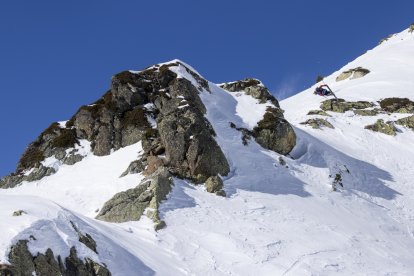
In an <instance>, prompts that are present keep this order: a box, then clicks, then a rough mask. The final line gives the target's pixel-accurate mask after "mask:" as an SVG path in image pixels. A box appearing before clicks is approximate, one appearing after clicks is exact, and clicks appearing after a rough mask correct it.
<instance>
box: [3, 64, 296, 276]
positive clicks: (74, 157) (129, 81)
mask: <svg viewBox="0 0 414 276" xmlns="http://www.w3.org/2000/svg"><path fill="white" fill-rule="evenodd" d="M177 70H178V71H180V72H185V73H184V74H188V75H190V76H191V78H184V77H182V76H181V75H179V74H178V73H176V72H178V71H177ZM180 74H181V73H180ZM190 79H191V80H190ZM222 87H223V88H224V89H226V90H228V91H234V92H236V91H243V92H244V93H246V94H247V95H250V96H251V97H253V98H255V99H258V100H259V102H260V103H269V106H268V108H267V110H266V112H265V114H264V116H263V118H262V120H260V121H259V122H258V123H257V125H256V126H255V127H254V128H253V129H251V130H248V129H244V128H237V127H236V126H235V125H234V124H233V125H234V126H230V127H234V128H236V129H238V130H239V131H241V132H243V134H244V135H243V143H244V144H245V145H247V144H248V141H249V140H250V139H251V137H254V139H255V140H256V141H257V143H258V144H260V145H261V146H263V147H264V148H267V149H270V150H273V151H276V152H278V153H281V154H287V153H289V152H290V151H291V150H292V148H293V147H294V146H295V144H296V135H295V133H294V131H293V128H292V127H291V125H290V124H289V123H288V122H287V121H286V120H285V119H284V117H283V110H281V109H280V107H279V103H278V101H277V100H276V99H275V98H274V97H273V96H272V95H271V94H270V93H269V91H268V89H267V88H266V87H264V86H263V84H262V83H261V82H260V81H258V80H255V79H246V80H243V81H239V82H233V83H228V84H224V85H223V86H222ZM200 93H211V92H210V87H209V83H208V82H207V81H206V80H204V79H203V78H202V77H201V76H199V74H198V73H196V72H194V71H193V70H192V69H190V68H189V67H188V66H186V65H185V64H183V63H181V62H178V61H177V62H171V63H167V64H162V65H154V66H152V67H149V68H147V69H145V70H143V71H140V72H130V71H124V72H121V73H119V74H116V75H115V76H113V78H112V82H111V88H110V90H109V91H107V92H106V93H105V94H104V95H103V96H102V98H100V99H99V100H98V101H96V102H94V103H92V104H90V105H85V106H82V107H81V108H80V109H79V110H78V111H77V112H76V113H75V114H74V115H73V117H72V118H71V119H70V120H68V121H67V122H64V123H53V124H52V125H50V126H49V127H48V128H47V129H46V130H45V131H43V132H42V133H41V134H40V135H39V137H38V138H37V139H36V140H35V141H34V142H33V143H31V144H30V145H29V147H28V148H27V149H26V151H25V152H24V154H23V155H22V157H21V159H20V161H19V164H18V166H17V169H16V172H15V173H13V174H12V175H10V176H7V177H5V178H3V179H2V180H0V187H1V188H12V187H15V186H16V185H18V184H19V183H21V182H23V181H34V180H39V179H41V178H43V177H45V176H49V175H51V174H53V173H55V172H56V171H57V170H58V169H59V168H58V167H56V168H55V167H50V166H48V162H49V161H48V162H46V160H49V159H52V161H53V162H55V161H56V162H58V164H68V165H73V164H75V163H76V162H79V161H81V160H82V159H83V158H84V157H85V155H86V154H87V153H85V151H89V150H90V151H91V152H92V153H93V154H94V155H97V156H105V155H109V154H111V152H112V151H116V150H118V149H120V148H122V147H126V146H129V145H132V144H135V143H137V142H139V141H141V143H142V149H143V152H141V153H140V155H139V157H138V159H136V160H135V161H133V162H131V163H130V165H129V166H128V168H126V170H125V172H124V173H122V174H121V175H120V177H122V176H125V175H127V174H134V173H141V174H142V175H144V176H146V177H145V179H144V180H143V181H141V183H137V186H136V187H135V188H132V189H129V190H126V191H123V192H120V193H118V194H116V195H114V196H113V197H112V198H111V199H110V200H108V201H107V202H106V203H105V204H104V206H103V207H102V208H101V210H100V212H99V214H98V215H97V217H96V218H97V219H100V220H105V221H109V222H126V221H131V220H139V219H140V218H141V216H142V215H144V214H145V215H146V216H148V217H149V218H151V219H152V220H153V221H154V227H155V229H156V230H158V229H161V228H163V227H164V226H165V223H164V222H163V221H162V220H161V219H160V216H159V211H158V208H159V205H160V203H161V201H163V200H165V199H166V198H167V195H168V193H169V192H170V191H171V189H172V186H173V177H178V178H182V179H188V180H190V181H192V182H193V183H196V184H198V183H205V187H206V190H207V192H210V193H214V194H216V195H218V196H226V193H225V191H224V189H223V188H224V187H223V185H224V184H223V181H222V179H221V177H220V176H225V175H227V174H228V173H229V171H230V167H229V164H228V162H227V159H226V157H225V155H224V153H223V152H222V150H221V148H220V147H219V145H218V144H217V142H216V140H215V135H216V133H215V131H214V129H213V127H212V125H211V124H210V122H209V121H208V120H207V119H206V117H205V114H206V107H205V106H204V104H203V102H202V100H201V98H200V96H199V94H200ZM89 147H90V148H89ZM22 214H23V213H22ZM72 227H73V228H74V229H75V231H76V233H77V234H78V237H79V241H80V242H81V243H83V244H85V245H86V246H87V247H88V248H89V249H91V250H92V251H94V252H95V253H96V254H98V251H97V244H96V242H95V240H94V239H93V238H92V237H91V236H90V235H89V234H87V233H82V232H80V231H79V229H78V228H77V227H76V225H74V224H73V223H72ZM27 243H28V241H27V240H22V241H19V242H18V243H16V244H15V245H14V246H13V248H12V250H11V251H10V256H9V258H10V263H11V267H7V268H5V269H8V271H11V272H10V273H14V274H15V275H26V274H27V275H32V273H33V272H35V273H36V275H110V272H109V271H108V270H107V269H106V268H105V266H104V265H100V264H97V263H94V262H93V261H92V260H90V259H85V260H80V259H79V258H78V257H77V253H76V248H75V247H72V248H71V250H70V255H69V257H68V258H66V259H65V260H62V259H61V257H60V256H57V257H56V258H55V256H54V253H53V252H52V250H50V249H49V250H48V251H47V252H46V253H45V254H41V253H38V254H37V255H36V256H32V255H31V254H30V252H29V251H28V247H27Z"/></svg>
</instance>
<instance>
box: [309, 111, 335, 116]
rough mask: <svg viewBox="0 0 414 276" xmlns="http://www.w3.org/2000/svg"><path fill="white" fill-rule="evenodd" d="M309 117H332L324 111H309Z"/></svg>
mask: <svg viewBox="0 0 414 276" xmlns="http://www.w3.org/2000/svg"><path fill="white" fill-rule="evenodd" d="M307 115H320V116H327V117H331V115H329V114H328V113H326V112H325V111H323V110H309V112H308V114H307Z"/></svg>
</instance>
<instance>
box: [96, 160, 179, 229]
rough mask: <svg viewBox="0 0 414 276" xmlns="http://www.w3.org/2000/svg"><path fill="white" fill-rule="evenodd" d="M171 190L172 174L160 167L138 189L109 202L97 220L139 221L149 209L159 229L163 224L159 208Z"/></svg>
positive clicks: (150, 215) (118, 195) (126, 192)
mask: <svg viewBox="0 0 414 276" xmlns="http://www.w3.org/2000/svg"><path fill="white" fill-rule="evenodd" d="M171 188H172V176H171V174H170V173H169V172H168V170H167V169H166V168H165V167H160V168H158V169H157V171H155V172H154V173H153V174H152V175H150V176H148V177H147V178H145V179H144V180H143V181H142V182H141V183H140V184H139V185H138V186H137V187H135V188H133V189H129V190H127V191H124V192H121V193H118V194H116V195H115V196H114V197H113V198H112V199H110V200H109V201H107V202H106V203H105V205H104V206H103V208H102V210H101V211H100V213H99V214H98V216H97V217H96V218H97V219H100V220H104V221H110V222H126V221H133V220H139V219H140V218H141V216H142V215H143V214H144V212H145V210H146V209H147V208H148V209H151V210H148V213H147V216H149V217H150V218H151V219H152V220H153V221H154V222H155V223H156V224H155V227H156V228H159V226H160V225H162V224H163V222H162V221H161V220H160V218H159V214H158V206H159V204H160V203H161V201H162V200H164V199H166V197H167V195H168V193H169V192H170V191H171Z"/></svg>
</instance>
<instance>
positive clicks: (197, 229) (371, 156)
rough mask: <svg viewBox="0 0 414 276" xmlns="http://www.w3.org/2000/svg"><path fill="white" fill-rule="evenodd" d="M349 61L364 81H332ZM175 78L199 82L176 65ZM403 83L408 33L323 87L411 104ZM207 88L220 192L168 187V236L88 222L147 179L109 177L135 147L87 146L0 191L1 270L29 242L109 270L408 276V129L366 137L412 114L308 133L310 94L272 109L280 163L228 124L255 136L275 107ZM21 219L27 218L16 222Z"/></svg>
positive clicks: (411, 46)
mask: <svg viewBox="0 0 414 276" xmlns="http://www.w3.org/2000/svg"><path fill="white" fill-rule="evenodd" d="M181 63H182V62H181ZM359 66H362V67H364V68H367V69H369V70H370V71H371V72H370V73H369V74H368V75H366V76H364V77H362V78H359V79H347V80H343V81H338V82H337V81H336V80H335V79H336V77H337V76H338V75H339V74H340V73H341V72H343V71H345V70H347V69H351V68H356V67H359ZM189 68H190V67H189ZM190 69H191V68H190ZM171 70H173V71H174V72H175V73H177V74H178V75H179V76H180V77H183V78H186V79H188V80H190V81H191V82H192V83H193V84H195V85H196V86H198V85H197V81H196V80H195V79H194V78H193V76H192V75H191V74H189V73H188V72H187V71H186V70H184V68H183V67H182V66H181V65H179V66H176V67H172V68H171ZM412 76H414V35H412V34H410V33H409V32H408V31H407V30H405V31H403V32H401V33H399V34H396V35H394V36H393V37H391V38H390V39H389V40H388V41H385V42H384V43H382V44H381V45H379V46H378V47H376V48H374V49H373V50H370V51H368V52H367V53H366V54H364V55H363V56H361V57H359V58H357V59H356V60H354V61H352V62H351V63H349V64H347V65H346V66H344V67H343V68H341V69H340V70H338V71H337V72H335V73H333V74H332V75H331V76H328V77H327V78H325V79H324V81H325V83H327V84H329V85H330V87H331V88H332V89H333V91H334V92H335V93H336V95H337V96H338V97H340V98H344V99H345V100H349V101H370V102H376V101H379V100H380V99H382V98H386V97H405V98H409V99H411V100H414V79H413V77H412ZM209 86H210V90H211V92H208V91H203V92H201V93H200V97H201V99H202V101H203V103H204V105H205V106H206V108H207V114H206V117H207V119H208V120H209V121H210V122H211V124H212V126H213V128H214V130H215V132H216V134H217V136H216V140H217V142H218V144H219V145H220V147H221V148H222V150H223V152H224V154H225V155H226V157H227V160H228V162H229V164H230V167H231V172H230V173H229V175H228V176H225V177H223V180H224V189H225V192H226V194H227V197H219V196H216V195H214V194H210V193H207V192H205V188H204V187H203V186H202V185H199V186H196V185H193V184H191V183H190V182H188V181H185V180H181V179H174V188H173V191H172V192H171V193H170V194H169V196H168V200H166V201H165V202H164V203H163V204H162V206H161V209H160V210H161V217H162V219H163V220H165V222H166V224H167V227H166V228H165V229H162V230H160V231H158V232H155V231H154V230H153V227H152V222H151V221H150V220H149V219H148V218H146V217H143V218H142V219H141V220H140V221H138V222H126V223H120V224H116V223H107V222H102V221H98V220H95V219H94V217H95V216H96V214H97V211H98V210H99V208H101V207H102V205H103V204H104V203H105V202H106V201H107V200H108V199H109V198H111V197H112V196H113V195H114V194H116V193H118V192H120V191H124V190H126V189H129V188H132V187H135V186H136V185H137V184H138V183H139V181H140V180H141V179H142V178H143V176H142V175H141V174H133V175H127V176H125V177H122V178H120V177H119V176H120V175H121V174H122V172H123V171H125V169H126V168H127V167H128V165H129V163H130V162H131V161H133V160H135V159H137V157H138V156H139V154H140V151H141V145H140V143H138V144H135V145H132V146H129V147H125V148H122V149H120V150H118V151H115V152H113V153H112V154H111V155H109V156H105V157H97V156H94V155H92V154H91V153H90V152H89V151H88V145H87V143H86V142H85V143H83V147H82V150H84V152H83V154H84V155H86V157H85V158H84V159H83V160H82V161H81V162H79V163H77V164H75V165H73V166H68V165H62V164H56V163H55V162H53V160H47V163H45V165H47V166H55V167H56V168H57V169H58V171H57V173H56V174H54V175H51V176H49V177H45V178H44V179H42V180H40V181H35V182H25V183H23V184H22V185H20V186H18V187H16V188H13V189H0V202H1V203H2V208H1V209H0V217H1V220H0V229H2V230H1V232H2V235H1V236H0V263H7V256H8V252H9V250H10V246H11V245H12V244H13V243H15V242H16V241H18V240H20V239H30V236H31V235H33V236H36V237H37V236H46V237H47V239H43V241H44V240H47V241H48V242H47V244H45V243H41V242H37V241H32V242H30V243H29V245H30V247H29V249H30V250H31V252H32V253H33V254H36V253H37V252H42V253H44V252H45V251H46V249H47V248H52V250H53V251H54V252H55V254H56V255H58V254H60V255H62V256H66V255H68V253H69V248H70V247H71V246H73V245H76V247H77V248H80V250H79V252H78V253H79V256H80V257H89V258H91V259H93V260H96V261H98V262H100V263H105V264H106V265H107V266H108V269H109V270H110V271H111V272H112V273H113V275H153V274H157V275H333V274H335V275H413V274H414V262H413V260H414V213H413V212H414V184H413V180H414V170H413V169H412V168H414V157H413V156H414V132H413V131H412V130H410V129H408V128H404V127H398V130H399V133H398V135H396V136H395V137H392V136H387V135H385V134H381V133H377V132H372V131H370V130H367V129H364V126H365V125H368V124H372V123H374V122H375V121H376V119H378V118H382V119H384V120H385V121H387V120H395V119H398V118H401V117H406V116H408V115H409V114H398V115H397V114H390V115H388V114H380V115H377V116H367V117H362V116H356V115H354V114H353V113H352V112H346V113H333V112H329V115H331V117H328V119H327V120H328V121H329V122H330V123H331V124H332V125H333V126H334V127H335V128H334V129H328V128H324V129H323V130H318V129H312V128H310V127H308V126H304V125H301V124H300V123H301V122H303V121H305V120H306V119H309V116H308V115H306V114H307V113H308V111H309V110H311V109H318V108H319V105H320V103H321V102H322V101H323V100H325V99H324V98H323V97H319V96H315V95H313V93H312V92H313V90H314V88H315V87H311V88H310V89H308V90H305V91H303V92H301V93H299V94H297V95H295V96H293V97H291V98H288V99H286V100H284V101H282V102H281V103H280V104H281V107H282V109H284V110H285V118H286V119H287V120H288V121H289V122H290V123H291V124H292V125H293V126H294V127H295V132H296V135H297V138H298V141H297V146H296V147H295V148H294V150H293V151H292V152H291V153H290V155H289V156H287V157H285V156H280V155H279V154H276V153H274V152H272V151H269V150H265V149H263V148H262V147H260V146H259V145H258V144H256V143H255V142H254V140H252V141H250V143H249V144H248V145H247V146H245V145H243V144H242V142H241V133H240V132H238V131H237V130H235V129H233V128H230V127H229V122H234V123H235V124H236V125H238V126H242V127H246V128H249V129H252V128H253V127H254V126H255V125H256V124H257V122H258V121H259V120H260V119H261V118H262V117H263V114H264V112H265V110H266V107H267V106H268V105H271V103H265V104H259V103H258V102H257V100H255V99H253V98H251V97H250V96H248V95H245V94H244V93H242V92H240V93H238V92H236V93H234V92H233V93H230V92H227V91H225V90H223V89H221V88H220V87H219V85H216V84H214V83H211V82H210V83H209ZM315 117H318V116H315ZM153 125H154V126H156V125H155V122H154V124H153ZM79 150H80V149H79ZM280 159H283V161H285V162H286V163H285V164H284V163H283V162H281V160H280ZM338 173H340V174H341V175H342V178H343V185H344V187H343V188H340V189H339V191H337V192H333V191H332V181H333V178H332V176H335V175H336V174H338ZM17 210H23V211H24V212H25V214H23V215H21V216H12V214H13V212H14V211H17ZM70 221H72V222H73V223H75V224H76V225H80V226H82V229H87V232H88V233H89V234H90V235H91V236H92V237H93V238H94V239H95V241H96V242H97V245H98V246H97V251H98V254H96V253H95V252H93V251H92V250H90V249H89V248H87V247H86V246H85V245H83V244H82V243H79V241H78V237H77V233H76V232H75V231H74V230H73V228H72V227H71V226H70Z"/></svg>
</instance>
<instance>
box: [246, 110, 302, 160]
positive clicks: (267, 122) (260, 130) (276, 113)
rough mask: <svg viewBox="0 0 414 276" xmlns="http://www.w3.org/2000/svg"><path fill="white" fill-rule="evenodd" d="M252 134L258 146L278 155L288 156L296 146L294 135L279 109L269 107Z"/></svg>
mask: <svg viewBox="0 0 414 276" xmlns="http://www.w3.org/2000/svg"><path fill="white" fill-rule="evenodd" d="M253 134H254V137H255V139H256V142H257V143H258V144H259V145H261V146H262V147H264V148H266V149H270V150H273V151H275V152H277V153H280V154H288V153H289V152H290V151H291V150H292V149H293V147H294V146H295V145H296V134H295V132H294V130H293V128H292V126H291V125H290V124H289V122H288V121H286V120H285V119H284V118H283V113H282V112H281V111H280V109H279V108H272V107H269V108H268V109H267V111H266V113H265V114H264V116H263V119H262V120H261V121H259V122H258V123H257V126H256V127H255V128H254V129H253Z"/></svg>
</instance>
